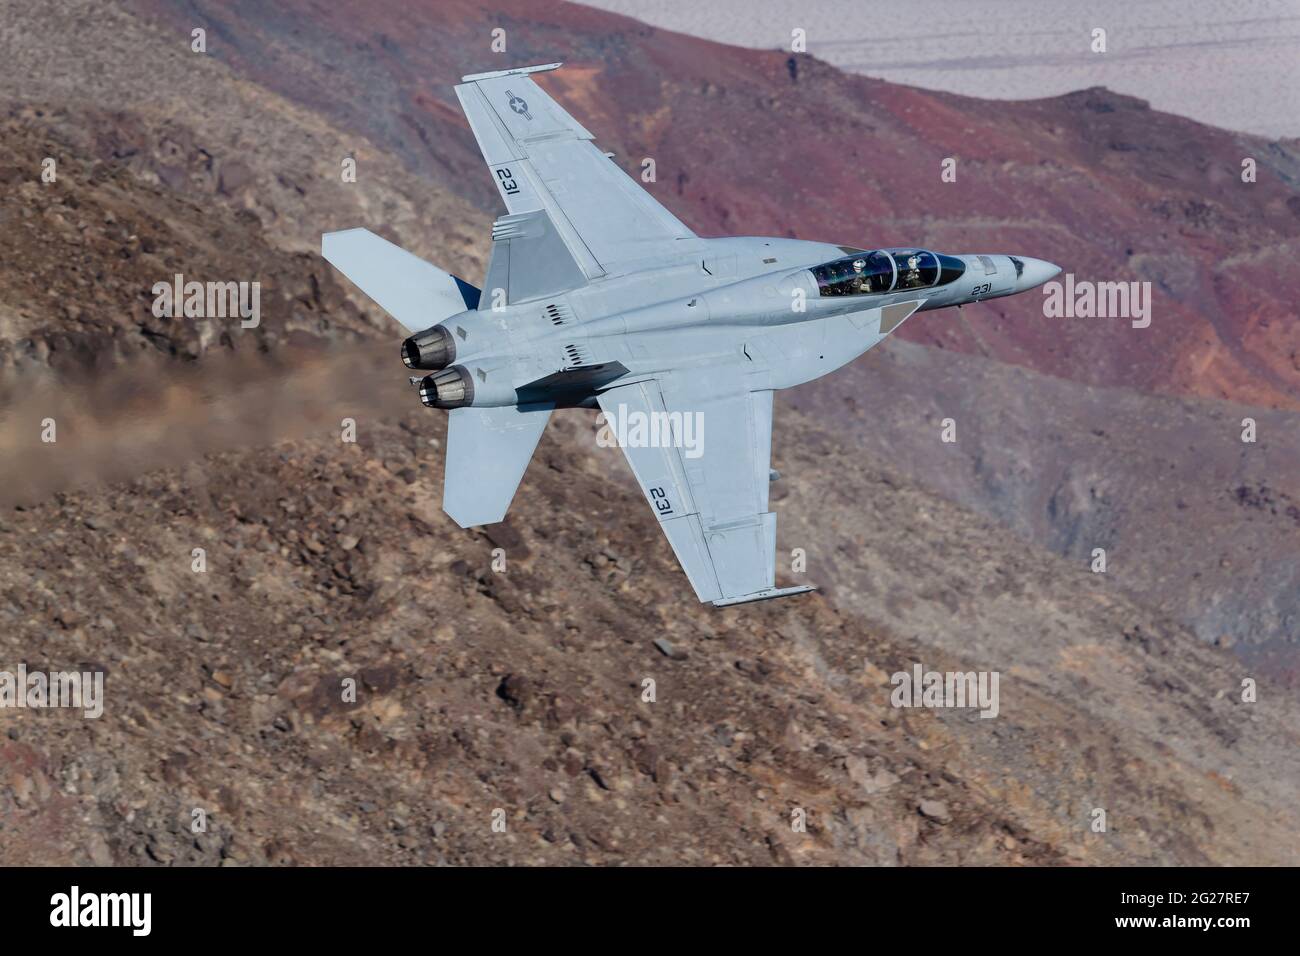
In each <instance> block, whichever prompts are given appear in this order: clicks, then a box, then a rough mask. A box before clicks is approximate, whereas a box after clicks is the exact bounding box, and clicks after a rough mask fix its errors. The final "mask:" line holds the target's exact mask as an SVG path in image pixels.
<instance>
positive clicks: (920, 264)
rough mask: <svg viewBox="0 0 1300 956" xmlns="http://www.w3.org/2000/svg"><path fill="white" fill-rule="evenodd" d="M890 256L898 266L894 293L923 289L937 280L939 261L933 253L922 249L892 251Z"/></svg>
mask: <svg viewBox="0 0 1300 956" xmlns="http://www.w3.org/2000/svg"><path fill="white" fill-rule="evenodd" d="M890 254H891V255H892V256H893V257H894V262H895V263H896V264H897V266H898V283H897V284H896V285H895V286H894V291H895V292H898V291H902V290H904V289H924V288H927V287H928V286H932V285H934V284H935V282H937V281H938V280H939V260H938V259H937V258H935V255H934V253H933V252H926V251H925V250H924V249H892V250H890Z"/></svg>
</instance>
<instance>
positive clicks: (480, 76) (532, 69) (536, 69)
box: [460, 61, 564, 83]
mask: <svg viewBox="0 0 1300 956" xmlns="http://www.w3.org/2000/svg"><path fill="white" fill-rule="evenodd" d="M562 66H564V62H563V61H560V62H559V63H541V64H539V65H537V66H518V67H515V68H514V69H512V70H493V71H492V72H490V73H471V74H469V75H468V76H462V77H461V78H460V81H461V82H462V83H477V82H478V81H479V80H495V79H497V78H498V77H501V76H523V75H525V74H528V73H545V72H546V71H548V70H558V69H559V68H560V67H562Z"/></svg>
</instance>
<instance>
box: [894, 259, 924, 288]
mask: <svg viewBox="0 0 1300 956" xmlns="http://www.w3.org/2000/svg"><path fill="white" fill-rule="evenodd" d="M918 285H921V257H920V256H908V257H907V272H906V273H904V275H903V278H902V281H901V282H899V286H900V288H905V289H911V288H913V287H914V286H918Z"/></svg>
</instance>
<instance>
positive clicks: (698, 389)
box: [322, 64, 1060, 606]
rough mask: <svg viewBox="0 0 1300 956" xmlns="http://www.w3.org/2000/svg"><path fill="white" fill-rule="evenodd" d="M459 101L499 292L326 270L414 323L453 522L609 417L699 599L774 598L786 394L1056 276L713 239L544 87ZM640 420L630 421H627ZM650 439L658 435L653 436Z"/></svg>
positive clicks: (369, 252) (325, 243)
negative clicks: (484, 193)
mask: <svg viewBox="0 0 1300 956" xmlns="http://www.w3.org/2000/svg"><path fill="white" fill-rule="evenodd" d="M558 65H559V64H548V65H546V66H541V67H527V68H523V69H518V70H504V71H501V72H497V73H484V74H478V75H475V76H468V77H465V78H464V80H463V82H462V84H461V85H459V86H457V87H456V93H457V96H458V97H459V99H460V102H461V106H462V107H463V109H464V111H465V115H466V117H467V118H468V120H469V123H470V127H471V129H472V130H473V132H474V135H475V138H476V139H477V140H478V144H479V148H480V149H481V150H482V152H483V156H484V160H485V162H486V164H487V166H488V169H489V171H490V173H491V175H492V178H493V182H494V183H495V184H496V186H497V190H498V192H499V194H500V195H501V198H502V200H503V201H504V203H505V205H506V207H507V210H508V212H507V214H506V215H505V216H502V217H501V218H499V219H498V220H497V221H496V222H495V223H494V224H493V227H492V240H493V241H492V255H491V258H490V260H489V264H488V269H487V275H486V277H485V280H484V283H483V287H482V290H481V291H480V290H479V289H478V288H475V287H474V286H472V285H470V284H468V283H466V282H464V281H463V280H461V279H459V278H457V277H455V276H452V275H450V274H448V273H446V272H443V271H442V270H439V269H438V268H436V267H435V266H432V265H430V264H429V263H427V262H424V261H423V260H421V259H418V258H416V257H415V256H413V255H411V254H410V253H409V252H406V251H405V250H403V249H400V248H399V247H397V246H394V245H392V244H391V243H388V242H387V241H385V240H383V239H381V238H380V237H379V236H377V235H375V234H373V233H371V232H369V231H367V230H365V229H350V230H345V231H343V232H336V233H328V234H326V235H325V236H324V237H323V240H322V253H323V255H324V256H325V258H326V259H328V260H329V261H330V262H331V263H332V264H333V265H334V266H335V267H336V268H338V269H339V270H340V271H341V272H343V273H344V274H345V275H346V276H348V278H350V279H351V280H352V281H353V282H354V283H356V284H357V285H358V286H359V287H360V288H361V290H362V291H363V292H365V293H366V294H367V295H368V296H369V297H370V298H372V299H373V300H375V301H376V302H377V303H379V305H381V306H382V307H383V308H384V309H386V310H387V311H388V312H389V313H391V314H392V315H393V316H394V317H395V318H396V319H398V321H400V322H401V323H402V324H403V325H405V326H406V327H407V328H408V329H409V330H410V331H411V332H412V333H413V334H411V335H410V336H409V337H408V338H407V339H406V340H405V341H404V342H403V343H402V348H401V354H402V359H403V361H404V362H405V363H406V365H407V367H408V368H410V369H412V370H414V371H419V372H421V373H422V374H421V375H419V376H416V377H414V378H412V383H413V384H416V385H418V386H419V394H420V398H421V401H423V402H424V404H426V405H429V406H432V407H435V408H445V409H449V410H450V415H449V418H448V426H447V457H446V470H445V476H444V486H443V508H444V510H445V511H446V512H447V513H448V514H449V515H450V516H451V517H452V518H453V519H454V520H455V521H456V522H457V523H458V524H460V525H461V526H462V527H470V526H473V525H480V524H489V523H492V522H494V521H500V520H501V519H502V518H503V517H504V516H505V513H506V510H507V508H508V507H509V505H510V502H511V500H512V498H513V497H514V493H515V490H516V489H517V487H518V485H519V482H520V480H521V478H522V477H523V474H524V471H525V469H526V468H527V465H528V462H529V460H530V459H531V457H532V454H533V451H534V449H535V447H536V445H537V442H538V440H539V438H540V436H541V433H542V431H543V429H544V428H545V426H546V422H547V420H548V419H549V417H550V415H551V413H552V411H553V410H554V409H556V408H571V407H596V406H599V407H600V408H601V410H602V412H603V413H604V416H605V417H606V419H607V422H608V421H609V420H616V421H617V422H618V427H617V429H616V430H617V433H618V435H619V436H620V438H619V441H618V444H619V446H620V447H621V448H622V450H623V452H624V454H625V455H626V456H627V459H628V463H629V464H630V465H631V468H632V471H633V474H634V475H635V477H636V478H637V481H638V483H639V484H640V486H641V490H642V492H643V494H644V495H645V497H646V501H647V503H648V504H649V505H650V508H651V511H652V513H653V514H654V516H655V518H656V519H657V520H658V523H659V526H660V528H661V530H662V531H663V532H664V534H665V536H666V537H667V538H668V540H669V543H670V544H671V545H672V548H673V551H674V553H675V554H676V556H677V558H678V560H679V562H680V563H681V565H682V568H683V570H685V572H686V574H687V577H688V578H689V579H690V582H691V585H692V586H693V587H694V589H695V592H696V596H697V597H698V598H699V599H700V600H701V601H705V602H709V603H712V604H714V605H716V606H726V605H732V604H740V603H745V602H748V601H756V600H763V599H766V598H772V597H780V596H783V595H786V594H794V593H799V592H801V591H808V590H811V587H810V586H808V585H795V586H790V587H785V588H778V587H776V586H775V571H776V565H775V557H774V554H775V546H776V516H775V515H774V514H773V513H772V512H771V511H769V510H768V497H769V496H768V482H769V477H770V476H771V475H772V474H774V473H773V472H771V469H770V458H771V427H772V395H773V393H774V392H775V391H778V390H780V389H785V388H790V387H791V386H794V385H799V384H801V383H803V382H808V381H811V380H813V379H816V378H819V377H820V376H822V375H825V374H827V373H828V372H831V371H834V370H835V369H837V368H839V367H840V366H842V365H844V364H846V363H848V362H850V361H852V360H853V359H854V358H856V357H857V356H859V355H861V354H862V353H863V352H865V351H867V350H868V349H870V348H871V347H872V346H874V345H877V344H878V343H880V342H881V341H883V340H884V339H885V338H886V337H887V336H888V335H890V334H892V333H893V332H894V331H895V330H896V329H898V327H899V326H900V325H901V324H902V323H903V322H904V321H905V320H906V319H908V318H909V317H910V316H911V315H913V314H914V313H916V312H923V311H930V310H933V309H940V308H946V307H948V306H956V305H964V304H967V303H973V302H980V301H983V300H985V299H992V298H998V297H1000V296H1006V295H1013V294H1015V293H1017V292H1024V291H1026V290H1028V289H1032V288H1034V287H1035V286H1038V285H1041V284H1042V283H1044V282H1046V281H1047V280H1049V279H1051V278H1052V277H1053V276H1055V275H1056V274H1057V273H1058V272H1059V271H1060V270H1059V269H1058V268H1057V267H1056V266H1054V265H1052V264H1051V263H1049V262H1045V261H1043V260H1041V259H1035V258H1030V257H1027V256H1012V255H985V254H974V255H947V254H943V253H937V252H933V251H930V250H927V249H921V248H907V249H876V250H866V249H858V248H856V247H852V246H840V245H831V244H826V243H821V242H807V241H802V240H795V239H776V238H766V239H765V238H720V239H707V238H702V237H700V236H697V235H696V234H695V233H694V232H692V231H691V230H690V229H688V228H687V227H686V226H685V225H683V224H682V223H681V221H680V220H678V219H677V218H676V217H675V216H673V215H672V213H670V212H669V211H668V210H667V209H665V208H664V207H663V206H662V205H660V204H659V203H658V202H656V201H655V200H654V199H653V198H652V197H651V196H650V195H649V193H647V192H646V191H645V190H643V189H642V188H641V187H640V185H639V184H638V183H636V182H635V181H634V180H632V179H631V178H630V177H628V176H627V175H626V174H625V173H624V172H623V171H622V170H621V169H620V168H619V167H618V165H617V164H616V163H614V162H613V159H612V157H611V155H610V154H607V153H603V152H601V151H600V150H598V149H597V148H596V147H595V146H594V145H593V143H592V138H593V137H592V134H591V133H589V132H588V131H587V130H586V129H585V128H584V127H583V126H582V124H581V123H579V122H578V121H577V120H575V119H574V118H573V117H572V116H570V115H569V114H568V113H567V112H565V111H564V110H563V109H562V108H561V107H560V106H559V104H558V103H556V102H555V101H554V100H553V99H551V97H550V96H548V95H547V94H546V93H545V92H544V91H543V90H542V89H541V87H539V86H538V85H537V84H536V83H535V82H534V81H533V79H532V77H531V74H533V73H536V72H540V71H544V70H550V69H554V68H555V67H557V66H558ZM629 422H631V423H632V424H631V426H629V424H628V423H629ZM647 423H649V426H647Z"/></svg>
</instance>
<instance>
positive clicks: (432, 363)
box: [402, 325, 456, 371]
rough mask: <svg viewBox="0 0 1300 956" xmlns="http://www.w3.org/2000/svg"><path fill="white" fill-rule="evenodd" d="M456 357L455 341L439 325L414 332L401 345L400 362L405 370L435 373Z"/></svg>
mask: <svg viewBox="0 0 1300 956" xmlns="http://www.w3.org/2000/svg"><path fill="white" fill-rule="evenodd" d="M455 357H456V340H455V339H454V338H453V337H452V334H451V333H450V332H449V331H447V329H446V328H444V327H443V326H441V325H435V326H434V327H433V328H431V329H425V330H424V331H423V332H416V333H415V334H414V335H412V336H411V337H410V338H409V339H407V340H406V341H404V342H403V343H402V361H403V362H405V363H406V367H407V368H418V369H424V370H426V371H436V370H438V369H440V368H446V367H447V366H448V365H450V364H451V362H452V359H454V358H455Z"/></svg>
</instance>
